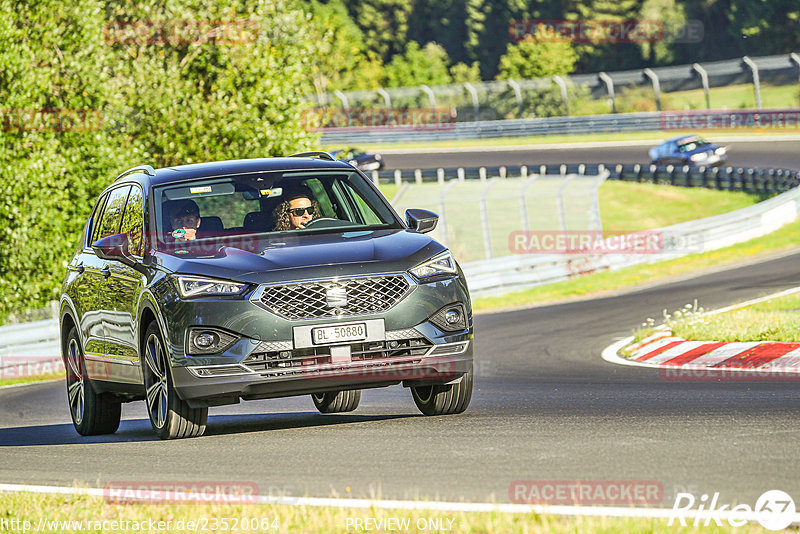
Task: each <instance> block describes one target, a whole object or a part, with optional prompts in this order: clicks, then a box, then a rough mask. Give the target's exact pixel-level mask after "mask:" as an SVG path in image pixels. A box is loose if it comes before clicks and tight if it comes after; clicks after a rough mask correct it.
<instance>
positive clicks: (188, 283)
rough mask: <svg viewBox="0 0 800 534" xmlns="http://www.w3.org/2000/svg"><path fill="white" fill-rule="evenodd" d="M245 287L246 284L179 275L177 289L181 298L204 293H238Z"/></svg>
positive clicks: (203, 294)
mask: <svg viewBox="0 0 800 534" xmlns="http://www.w3.org/2000/svg"><path fill="white" fill-rule="evenodd" d="M246 287H247V284H241V283H238V282H228V281H226V280H216V279H214V278H200V277H197V276H179V277H178V291H179V292H180V294H181V297H183V298H189V297H199V296H205V295H238V294H239V293H241V292H242V291H244V289H245V288H246Z"/></svg>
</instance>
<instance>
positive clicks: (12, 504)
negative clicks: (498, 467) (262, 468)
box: [0, 493, 762, 534]
mask: <svg viewBox="0 0 800 534" xmlns="http://www.w3.org/2000/svg"><path fill="white" fill-rule="evenodd" d="M367 518H369V519H371V520H372V521H374V522H377V521H381V520H388V519H392V520H393V521H398V522H400V521H402V522H405V521H408V526H409V528H408V530H407V531H409V532H439V531H450V532H467V533H484V532H509V533H511V532H547V533H551V532H552V533H556V534H559V533H564V534H568V533H569V534H571V533H574V532H599V533H609V534H610V533H617V532H638V533H642V534H645V533H651V532H653V533H654V532H665V531H666V530H669V532H676V533H684V532H698V531H700V530H702V531H703V532H734V530H735V532H737V533H740V532H741V533H750V532H761V531H762V529H760V527H758V526H757V525H745V526H744V527H739V528H736V529H734V528H733V527H730V526H728V525H727V524H725V523H723V525H725V526H723V527H715V526H713V525H714V523H713V521H712V522H711V525H712V526H711V527H692V526H686V527H681V526H677V525H673V526H670V527H668V526H667V521H668V520H667V519H629V518H602V517H598V518H594V517H561V516H556V515H538V514H532V513H531V514H525V513H520V514H511V513H500V512H482V513H477V512H476V513H471V512H469V513H468V512H441V511H427V510H414V511H408V510H390V509H386V510H384V509H377V508H373V509H346V508H335V507H307V506H286V505H249V504H248V505H219V504H197V505H192V504H159V505H154V504H114V503H109V502H107V501H105V500H104V499H102V498H99V497H86V496H76V497H72V496H61V495H58V496H50V495H39V494H30V493H11V494H3V495H0V520H2V521H6V522H10V521H17V522H18V523H15V525H18V526H19V528H17V529H14V528H11V530H12V531H13V530H17V531H20V532H22V531H23V527H24V526H26V525H25V524H23V523H21V522H22V521H27V522H29V523H28V524H27V526H28V527H29V529H28V530H26V531H27V532H31V531H34V530H35V529H36V528H37V527H38V526H39V521H40V520H45V521H50V523H45V524H43V525H42V526H43V527H44V528H43V529H42V530H43V531H45V532H76V531H93V532H95V531H99V530H96V529H95V526H101V527H102V530H103V531H105V532H147V531H151V532H153V531H158V532H163V531H170V532H171V531H178V529H179V528H181V526H183V531H184V532H191V531H192V530H189V529H188V528H187V524H188V522H189V521H193V522H194V525H195V530H194V531H195V532H199V531H201V530H203V529H202V526H205V527H206V528H205V531H209V532H210V531H225V530H227V531H233V532H253V531H259V532H357V531H363V530H364V529H363V528H356V523H355V520H356V519H360V520H361V521H362V525H364V524H365V523H363V521H364V520H366V519H367ZM245 519H246V520H248V527H249V526H250V524H249V520H251V519H252V520H254V524H255V523H256V522H260V521H262V520H264V523H263V526H267V525H268V526H269V528H265V529H255V530H254V529H251V528H243V526H242V525H243V523H242V521H243V520H245ZM53 521H73V524H72V525H71V527H72V528H70V525H65V524H62V525H58V524H55V523H53ZM79 521H82V522H83V523H82V525H77V524H76V523H74V522H79ZM113 521H117V523H116V524H114V523H112V522H113ZM160 521H163V522H164V523H163V524H161V525H159V522H160ZM167 521H171V523H170V524H167ZM223 521H224V523H223ZM348 521H349V522H348ZM436 521H438V523H434V522H436ZM98 522H99V523H98ZM137 522H139V523H140V525H137ZM149 522H152V523H149ZM179 522H180V523H179ZM141 523H145V524H148V523H149V524H152V525H153V526H154V528H155V530H152V529H150V530H148V529H149V525H148V526H146V527H142V526H141ZM676 523H677V522H676ZM687 523H688V524H689V525H691V520H689V521H687ZM384 524H386V523H384ZM11 525H12V524H11V523H9V526H11ZM215 525H216V528H213V527H214V526H215ZM223 525H227V526H228V529H224V528H223ZM431 525H441V527H442V528H436V527H435V526H434V527H433V528H431ZM78 526H81V527H82V529H79V528H76V527H78ZM137 526H139V528H137ZM372 526H373V528H372V529H371V530H372V531H377V532H388V531H390V529H387V528H375V524H374V523H373V524H372ZM426 526H427V527H428V528H425V527H426ZM234 527H236V528H234ZM229 529H230V530H229ZM4 530H5V529H4Z"/></svg>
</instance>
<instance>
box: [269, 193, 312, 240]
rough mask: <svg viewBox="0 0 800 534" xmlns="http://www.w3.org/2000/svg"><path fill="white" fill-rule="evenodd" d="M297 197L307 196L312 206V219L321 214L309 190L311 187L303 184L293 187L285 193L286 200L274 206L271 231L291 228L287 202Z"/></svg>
mask: <svg viewBox="0 0 800 534" xmlns="http://www.w3.org/2000/svg"><path fill="white" fill-rule="evenodd" d="M297 198H307V199H308V200H310V201H311V205H312V206H313V207H314V215H313V217H312V220H313V219H316V218H317V217H319V216H321V215H322V208H321V207H320V205H319V202H317V199H316V198H314V194H313V193H312V192H311V189H309V188H308V187H305V186H300V187H297V188H293V189H292V190H291V191H290V192H289V193H288V194H287V195H286V200H284V201H283V202H281V203H280V204H278V205H277V206H275V209H274V210H273V211H272V215H273V217H274V218H275V228H274V229H273V231H275V232H282V231H285V230H292V229H293V227H292V219H291V216H290V215H289V204H290V202H291V201H292V200H295V199H297Z"/></svg>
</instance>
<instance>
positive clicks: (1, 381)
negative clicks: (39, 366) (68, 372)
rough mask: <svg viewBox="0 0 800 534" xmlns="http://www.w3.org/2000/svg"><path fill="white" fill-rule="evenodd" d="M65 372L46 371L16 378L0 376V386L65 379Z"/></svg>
mask: <svg viewBox="0 0 800 534" xmlns="http://www.w3.org/2000/svg"><path fill="white" fill-rule="evenodd" d="M63 378H64V373H45V374H41V375H33V376H23V377H16V378H0V387H2V386H12V385H15V384H28V383H30V382H41V381H43V380H57V379H63Z"/></svg>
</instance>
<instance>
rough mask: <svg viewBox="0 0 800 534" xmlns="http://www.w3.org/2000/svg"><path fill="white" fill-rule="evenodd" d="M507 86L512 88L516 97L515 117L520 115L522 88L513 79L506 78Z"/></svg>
mask: <svg viewBox="0 0 800 534" xmlns="http://www.w3.org/2000/svg"><path fill="white" fill-rule="evenodd" d="M506 81H507V82H508V86H509V87H511V89H513V90H514V98H516V99H517V117H522V90H521V89H520V87H519V84H518V83H517V82H516V81H514V80H506Z"/></svg>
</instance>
